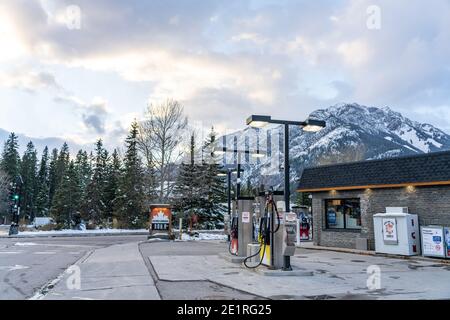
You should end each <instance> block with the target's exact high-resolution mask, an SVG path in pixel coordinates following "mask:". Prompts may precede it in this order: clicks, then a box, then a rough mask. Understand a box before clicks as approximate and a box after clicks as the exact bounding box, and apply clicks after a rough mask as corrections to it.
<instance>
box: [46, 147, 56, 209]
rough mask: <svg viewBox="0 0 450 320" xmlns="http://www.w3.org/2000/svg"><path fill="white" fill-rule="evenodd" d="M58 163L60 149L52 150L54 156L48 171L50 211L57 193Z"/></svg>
mask: <svg viewBox="0 0 450 320" xmlns="http://www.w3.org/2000/svg"><path fill="white" fill-rule="evenodd" d="M57 162H58V149H56V148H55V149H53V150H52V156H51V158H50V164H49V169H48V208H49V209H50V208H51V207H52V204H53V198H54V196H55V193H56V189H57V184H58V175H57V169H56V168H57Z"/></svg>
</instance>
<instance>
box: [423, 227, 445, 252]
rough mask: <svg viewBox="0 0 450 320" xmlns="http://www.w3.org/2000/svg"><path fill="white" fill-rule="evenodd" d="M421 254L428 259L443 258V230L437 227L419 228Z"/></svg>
mask: <svg viewBox="0 0 450 320" xmlns="http://www.w3.org/2000/svg"><path fill="white" fill-rule="evenodd" d="M420 229H421V234H422V254H423V255H424V256H428V257H445V244H444V229H443V228H442V227H439V226H427V227H421V228H420Z"/></svg>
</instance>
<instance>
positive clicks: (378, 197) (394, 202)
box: [312, 186, 450, 250]
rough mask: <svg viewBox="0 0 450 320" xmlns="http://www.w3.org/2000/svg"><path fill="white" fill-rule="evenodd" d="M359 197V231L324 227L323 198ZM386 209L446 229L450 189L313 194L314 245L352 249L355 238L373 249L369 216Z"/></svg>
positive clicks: (407, 188)
mask: <svg viewBox="0 0 450 320" xmlns="http://www.w3.org/2000/svg"><path fill="white" fill-rule="evenodd" d="M336 198H359V199H360V202H361V224H362V229H361V230H360V231H359V230H356V231H355V230H330V229H326V224H325V201H324V200H325V199H336ZM386 207H408V209H409V212H410V213H414V214H417V215H418V216H419V223H420V225H430V224H435V225H442V226H447V227H450V186H430V187H404V188H386V189H365V190H352V191H330V192H317V193H313V201H312V211H313V218H314V226H313V232H314V244H316V245H321V246H328V247H341V248H356V239H357V238H363V239H368V247H369V249H370V250H374V249H375V241H374V233H373V215H374V214H376V213H380V212H385V211H386Z"/></svg>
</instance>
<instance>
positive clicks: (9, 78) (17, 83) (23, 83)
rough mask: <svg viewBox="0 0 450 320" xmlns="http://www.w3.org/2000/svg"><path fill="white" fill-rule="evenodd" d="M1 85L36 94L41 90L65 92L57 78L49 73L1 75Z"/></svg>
mask: <svg viewBox="0 0 450 320" xmlns="http://www.w3.org/2000/svg"><path fill="white" fill-rule="evenodd" d="M0 85H3V86H6V87H10V88H15V89H19V90H23V91H26V92H29V93H36V92H37V91H40V90H52V91H56V92H61V91H63V88H62V86H61V85H60V84H59V83H58V82H57V81H56V79H55V76H54V75H53V74H52V73H50V72H47V71H24V70H15V71H13V72H4V73H0Z"/></svg>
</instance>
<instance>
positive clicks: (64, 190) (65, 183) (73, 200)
mask: <svg viewBox="0 0 450 320" xmlns="http://www.w3.org/2000/svg"><path fill="white" fill-rule="evenodd" d="M81 196H82V190H81V182H80V179H79V175H78V172H77V170H76V168H75V163H74V161H70V162H69V164H68V166H67V168H66V169H65V170H64V175H63V177H62V180H61V183H60V185H59V186H58V189H57V191H56V193H55V197H54V199H53V205H52V209H51V215H52V217H53V218H54V219H55V221H56V223H58V224H59V226H60V227H65V228H71V227H72V226H73V224H74V222H73V220H74V217H75V216H78V215H79V214H80V213H79V208H80V205H81V200H82V199H81Z"/></svg>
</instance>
